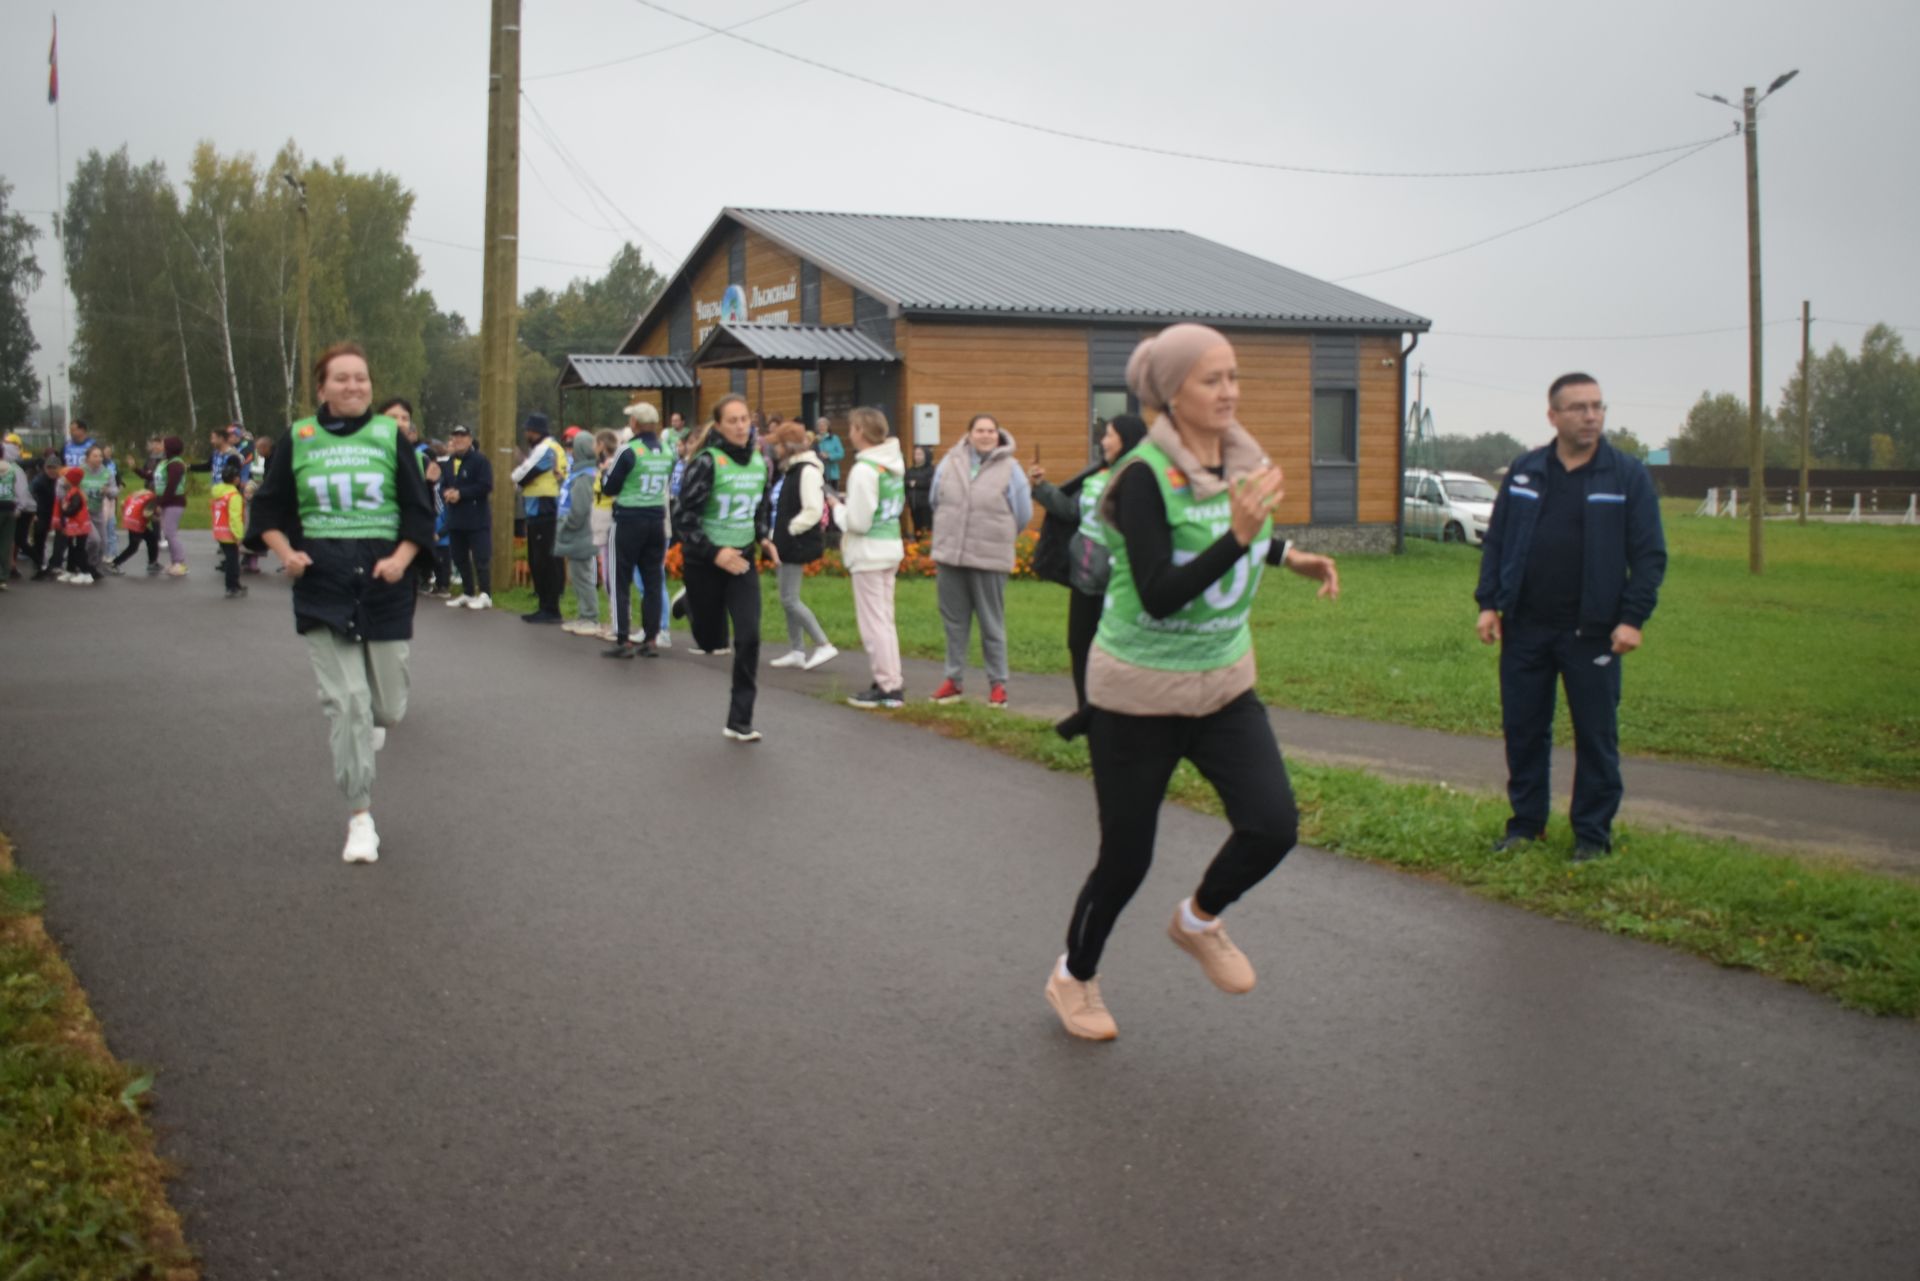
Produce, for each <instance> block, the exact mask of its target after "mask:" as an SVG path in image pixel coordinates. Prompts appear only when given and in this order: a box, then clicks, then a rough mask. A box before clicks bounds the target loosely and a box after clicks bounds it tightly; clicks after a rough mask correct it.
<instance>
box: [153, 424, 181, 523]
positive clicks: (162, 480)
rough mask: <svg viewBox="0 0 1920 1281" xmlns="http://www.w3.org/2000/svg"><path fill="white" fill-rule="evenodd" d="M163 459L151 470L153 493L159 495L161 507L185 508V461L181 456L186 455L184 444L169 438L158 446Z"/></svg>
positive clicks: (173, 437)
mask: <svg viewBox="0 0 1920 1281" xmlns="http://www.w3.org/2000/svg"><path fill="white" fill-rule="evenodd" d="M160 449H161V451H162V454H163V457H162V459H161V461H160V462H159V463H158V464H157V465H156V466H155V467H154V469H153V480H152V482H151V483H152V485H153V492H154V493H156V494H158V495H160V505H161V506H162V507H185V506H186V505H187V461H186V459H184V458H182V457H181V455H182V454H184V453H186V451H187V445H186V442H185V441H183V440H181V439H180V438H179V437H178V436H169V437H167V438H166V440H164V441H162V442H161V444H160Z"/></svg>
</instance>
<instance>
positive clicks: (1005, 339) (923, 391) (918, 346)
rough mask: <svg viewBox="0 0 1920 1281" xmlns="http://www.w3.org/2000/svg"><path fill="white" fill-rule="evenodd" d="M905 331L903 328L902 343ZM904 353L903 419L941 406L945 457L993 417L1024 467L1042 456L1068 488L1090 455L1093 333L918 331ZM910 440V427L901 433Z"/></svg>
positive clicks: (1051, 474) (990, 328)
mask: <svg viewBox="0 0 1920 1281" xmlns="http://www.w3.org/2000/svg"><path fill="white" fill-rule="evenodd" d="M905 328H906V326H904V325H897V326H896V331H895V333H896V341H898V340H899V333H900V331H901V330H903V329H905ZM907 341H908V343H909V344H910V346H909V347H907V348H905V349H903V350H902V355H903V357H905V364H906V377H905V379H904V380H903V386H902V391H901V396H900V412H901V414H903V415H906V414H910V413H911V412H912V406H914V405H919V404H929V403H931V404H936V405H939V406H940V449H939V451H938V454H939V455H944V454H945V453H946V451H947V450H949V449H951V448H953V446H954V445H955V444H956V443H958V442H959V440H960V438H961V436H963V435H964V434H965V433H966V430H967V420H968V419H969V418H971V417H972V416H973V415H974V414H976V413H986V414H992V415H994V417H996V418H998V419H999V420H1000V423H1001V425H1002V426H1003V427H1005V428H1006V430H1007V431H1008V432H1009V433H1011V434H1012V436H1013V438H1014V440H1015V441H1016V442H1017V443H1018V444H1019V447H1020V461H1021V464H1022V465H1023V466H1024V465H1026V464H1028V463H1030V462H1032V461H1033V457H1034V450H1035V448H1036V447H1038V449H1039V450H1040V457H1041V461H1042V462H1044V463H1045V464H1046V465H1047V473H1048V478H1049V479H1052V480H1056V481H1058V480H1066V479H1067V478H1068V477H1070V476H1072V475H1073V474H1074V473H1076V472H1078V471H1079V470H1080V469H1081V467H1082V466H1084V460H1085V458H1086V451H1087V444H1086V441H1087V423H1088V419H1087V413H1088V408H1089V404H1090V401H1089V399H1088V394H1087V385H1088V384H1087V331H1086V330H1085V329H1079V328H1072V327H1069V326H1065V325H956V324H917V325H914V326H912V331H911V336H910V337H909V338H908V339H907ZM901 430H902V431H903V432H906V433H907V434H908V435H909V436H910V435H911V432H912V426H911V424H910V423H906V424H904V425H902V426H901Z"/></svg>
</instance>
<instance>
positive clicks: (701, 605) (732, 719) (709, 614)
mask: <svg viewBox="0 0 1920 1281" xmlns="http://www.w3.org/2000/svg"><path fill="white" fill-rule="evenodd" d="M753 553H754V549H753V548H752V547H748V548H747V549H746V550H745V551H743V552H741V553H740V554H741V555H742V556H745V557H747V564H748V565H749V566H754V560H753ZM681 573H682V574H683V576H684V577H685V579H686V585H687V624H688V627H689V628H690V629H691V630H692V632H693V643H694V645H695V646H696V647H697V648H699V649H725V648H726V647H727V628H728V625H729V624H731V625H732V628H733V695H732V697H731V698H730V699H729V701H728V703H727V725H728V727H729V728H731V729H751V728H753V699H754V695H755V694H756V693H757V692H758V690H759V684H760V571H759V569H758V567H757V566H754V567H752V568H749V569H748V570H747V572H746V573H744V574H729V573H728V572H727V571H726V570H724V569H716V568H715V567H714V566H713V565H711V564H709V563H706V562H702V561H695V560H689V561H687V563H686V565H685V567H684V568H683V569H682V570H681Z"/></svg>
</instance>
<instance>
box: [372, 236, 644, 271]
mask: <svg viewBox="0 0 1920 1281" xmlns="http://www.w3.org/2000/svg"><path fill="white" fill-rule="evenodd" d="M406 238H407V239H408V240H417V241H419V242H420V243H421V244H423V245H439V246H440V247H441V248H443V249H464V250H466V251H467V252H468V253H475V254H479V253H485V252H486V250H484V249H482V248H481V247H480V246H479V245H463V244H459V243H457V242H455V241H452V240H435V239H434V238H433V237H432V236H422V235H420V234H419V233H418V232H412V231H409V232H408V233H407V235H406ZM520 261H521V262H544V263H550V264H552V265H553V266H555V267H586V268H588V269H590V270H592V271H604V270H606V266H607V264H606V263H604V262H574V261H573V260H572V259H570V258H536V257H534V256H533V255H532V254H521V255H520Z"/></svg>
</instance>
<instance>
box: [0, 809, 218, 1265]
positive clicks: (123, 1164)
mask: <svg viewBox="0 0 1920 1281" xmlns="http://www.w3.org/2000/svg"><path fill="white" fill-rule="evenodd" d="M12 855H13V852H12V849H11V847H9V846H8V845H7V843H6V840H5V838H4V837H0V1278H6V1279H8V1281H14V1279H16V1278H17V1279H18V1281H28V1278H34V1279H35V1281H55V1279H58V1281H93V1279H95V1278H98V1279H99V1281H106V1279H107V1278H120V1277H152V1278H162V1279H164V1281H191V1278H194V1277H198V1276H199V1275H200V1273H199V1269H198V1268H197V1267H196V1266H195V1264H194V1261H193V1257H192V1254H191V1252H190V1251H189V1250H188V1249H187V1247H186V1244H185V1242H184V1239H183V1238H182V1236H181V1231H180V1220H179V1218H178V1216H177V1215H175V1213H174V1211H173V1209H172V1207H171V1206H169V1205H168V1204H167V1200H166V1194H165V1191H164V1187H163V1178H164V1172H163V1169H162V1167H161V1164H160V1161H159V1159H158V1158H157V1157H156V1156H155V1155H154V1152H153V1135H152V1133H151V1132H150V1131H149V1130H148V1128H147V1124H146V1121H145V1119H144V1118H143V1117H142V1115H141V1107H142V1098H143V1096H144V1095H145V1093H146V1091H147V1090H148V1089H149V1088H150V1087H151V1086H152V1084H153V1078H152V1077H151V1076H141V1075H137V1074H136V1072H135V1070H134V1069H132V1068H129V1067H128V1066H126V1065H125V1064H123V1063H121V1062H119V1061H118V1060H116V1059H115V1058H114V1057H113V1056H112V1054H110V1053H109V1052H108V1050H107V1047H106V1044H105V1042H104V1041H103V1040H102V1039H101V1035H100V1028H99V1025H98V1024H97V1023H95V1022H94V1018H93V1013H92V1011H91V1010H89V1009H88V1008H87V1000H86V996H85V994H83V993H82V992H81V991H80V989H79V987H78V985H77V984H75V982H74V979H73V973H72V971H70V970H69V969H68V968H67V966H66V964H65V962H63V961H62V960H61V959H60V957H59V955H58V953H57V952H56V951H55V950H54V947H53V944H52V943H51V942H50V941H48V939H47V936H46V932H45V930H43V929H42V928H41V924H40V918H39V916H38V913H39V911H40V892H39V888H38V886H36V885H35V884H34V882H33V881H32V879H31V878H29V877H27V876H25V875H24V874H22V873H19V872H16V871H15V870H14V868H13V857H12Z"/></svg>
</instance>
